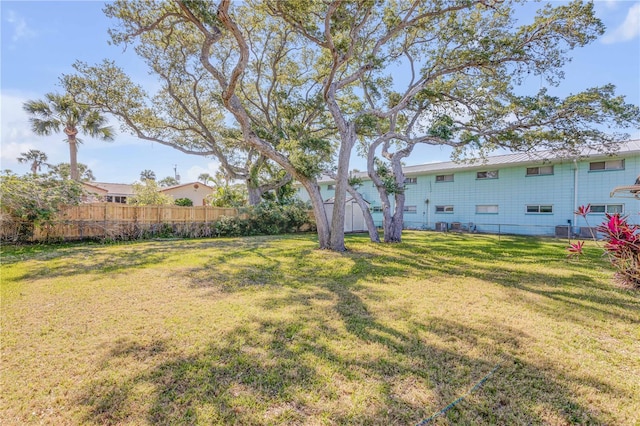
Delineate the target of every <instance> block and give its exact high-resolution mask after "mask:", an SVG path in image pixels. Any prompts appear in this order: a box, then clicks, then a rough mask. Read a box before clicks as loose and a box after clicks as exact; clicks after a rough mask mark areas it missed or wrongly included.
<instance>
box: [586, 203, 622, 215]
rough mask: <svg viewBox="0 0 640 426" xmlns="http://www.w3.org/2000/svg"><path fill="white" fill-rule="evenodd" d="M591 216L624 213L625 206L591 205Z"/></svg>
mask: <svg viewBox="0 0 640 426" xmlns="http://www.w3.org/2000/svg"><path fill="white" fill-rule="evenodd" d="M589 213H590V214H605V213H609V214H614V213H620V214H623V213H624V204H591V211H590V212H589Z"/></svg>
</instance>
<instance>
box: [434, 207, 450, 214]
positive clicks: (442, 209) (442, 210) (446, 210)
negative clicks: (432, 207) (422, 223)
mask: <svg viewBox="0 0 640 426" xmlns="http://www.w3.org/2000/svg"><path fill="white" fill-rule="evenodd" d="M436 213H453V206H436Z"/></svg>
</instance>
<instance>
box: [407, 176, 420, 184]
mask: <svg viewBox="0 0 640 426" xmlns="http://www.w3.org/2000/svg"><path fill="white" fill-rule="evenodd" d="M416 183H418V178H415V177H411V178H405V180H404V184H405V185H415V184H416Z"/></svg>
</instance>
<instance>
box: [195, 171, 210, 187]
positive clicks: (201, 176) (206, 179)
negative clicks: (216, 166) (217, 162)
mask: <svg viewBox="0 0 640 426" xmlns="http://www.w3.org/2000/svg"><path fill="white" fill-rule="evenodd" d="M212 180H213V177H212V176H211V175H210V174H209V173H200V174H199V175H198V182H202V183H204V184H205V185H206V184H207V183H209V181H212Z"/></svg>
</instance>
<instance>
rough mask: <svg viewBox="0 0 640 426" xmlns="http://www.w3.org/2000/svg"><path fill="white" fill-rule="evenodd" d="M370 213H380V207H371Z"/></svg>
mask: <svg viewBox="0 0 640 426" xmlns="http://www.w3.org/2000/svg"><path fill="white" fill-rule="evenodd" d="M371 213H382V206H373V207H371Z"/></svg>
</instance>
